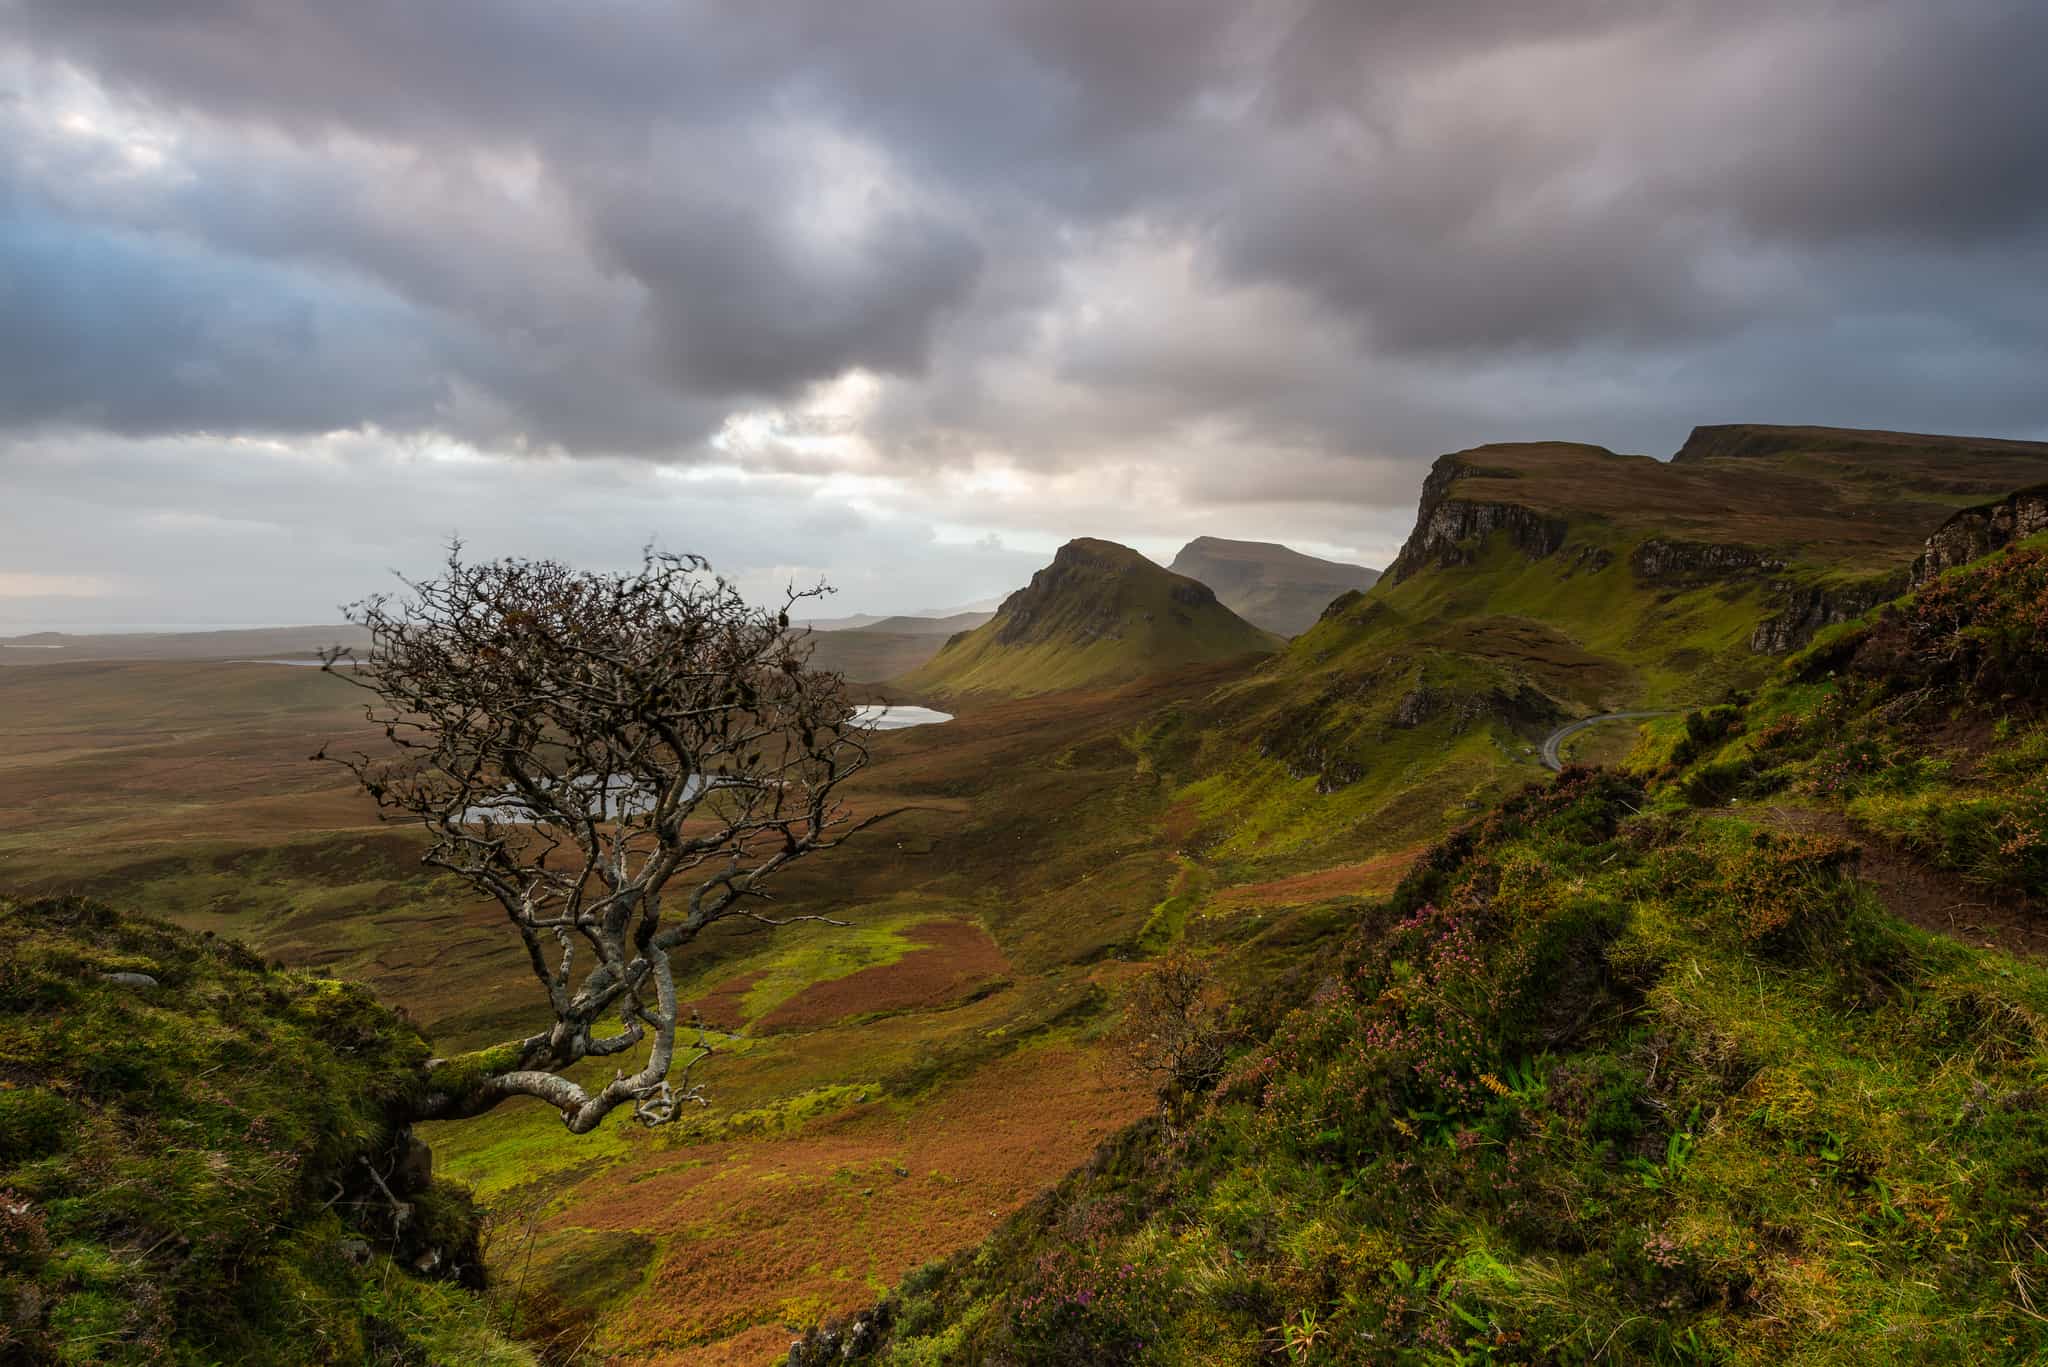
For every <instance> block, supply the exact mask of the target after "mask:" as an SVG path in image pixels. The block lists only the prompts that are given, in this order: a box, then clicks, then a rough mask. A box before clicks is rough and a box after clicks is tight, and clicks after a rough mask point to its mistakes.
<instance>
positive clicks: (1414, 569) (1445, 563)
mask: <svg viewBox="0 0 2048 1367" xmlns="http://www.w3.org/2000/svg"><path fill="white" fill-rule="evenodd" d="M1486 476H1491V477H1494V478H1509V479H1512V478H1515V472H1513V471H1512V470H1496V469H1489V468H1487V467H1485V466H1480V465H1476V464H1473V463H1471V462H1469V461H1468V460H1467V459H1466V455H1465V454H1454V455H1448V456H1442V457H1439V458H1438V460H1437V462H1436V464H1435V465H1434V466H1432V467H1430V472H1429V477H1428V478H1427V479H1425V480H1423V482H1422V504H1421V508H1420V509H1419V511H1418V514H1417V516H1416V519H1415V530H1414V531H1412V532H1410V533H1409V535H1408V540H1407V542H1406V543H1404V544H1403V545H1402V547H1401V553H1400V554H1399V555H1398V556H1396V557H1395V558H1394V563H1393V564H1392V565H1389V566H1388V567H1387V577H1388V578H1389V579H1391V580H1393V581H1394V582H1395V583H1397V584H1398V583H1401V582H1402V581H1403V580H1406V579H1408V578H1410V577H1412V576H1413V575H1415V574H1417V573H1418V572H1420V571H1421V570H1422V569H1424V568H1425V567H1427V566H1430V565H1436V566H1438V567H1439V568H1443V569H1449V568H1451V567H1453V566H1456V565H1463V564H1469V563H1470V562H1471V560H1472V558H1473V555H1474V553H1475V550H1474V544H1473V543H1475V542H1479V543H1483V542H1484V541H1485V540H1486V538H1488V537H1490V536H1492V535H1493V534H1494V533H1495V532H1506V533H1507V535H1508V539H1509V540H1510V541H1511V542H1512V543H1513V544H1514V545H1515V546H1516V547H1517V548H1518V549H1519V550H1521V551H1522V553H1523V554H1525V555H1527V556H1528V557H1529V558H1530V559H1532V560H1540V559H1542V558H1543V557H1544V556H1547V555H1554V554H1555V553H1556V552H1557V551H1558V550H1560V549H1562V547H1563V546H1564V539H1565V535H1566V533H1567V532H1568V531H1569V530H1570V524H1569V523H1568V522H1566V521H1565V519H1564V518H1562V517H1560V516H1557V515H1555V514H1546V513H1539V512H1537V511H1536V510H1534V509H1532V508H1528V507H1524V506H1523V505H1521V504H1519V503H1512V502H1502V501H1496V500H1469V499H1462V498H1457V497H1455V496H1454V493H1453V490H1454V486H1455V485H1456V484H1457V483H1458V481H1460V480H1462V479H1470V478H1475V477H1486Z"/></svg>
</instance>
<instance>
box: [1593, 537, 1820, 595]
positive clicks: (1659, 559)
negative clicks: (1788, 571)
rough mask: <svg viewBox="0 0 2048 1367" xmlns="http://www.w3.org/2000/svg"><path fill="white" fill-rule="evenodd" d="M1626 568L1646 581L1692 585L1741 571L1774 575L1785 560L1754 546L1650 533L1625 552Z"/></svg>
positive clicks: (1741, 573)
mask: <svg viewBox="0 0 2048 1367" xmlns="http://www.w3.org/2000/svg"><path fill="white" fill-rule="evenodd" d="M1628 564H1629V568H1630V569H1632V570H1634V571H1635V574H1636V578H1638V579H1640V580H1642V581H1643V582H1645V583H1649V584H1693V583H1698V582H1700V581H1702V580H1709V579H1729V578H1734V577H1736V576H1739V575H1745V574H1776V573H1778V572H1779V571H1781V570H1783V569H1784V568H1785V562H1784V561H1783V560H1780V559H1779V558H1778V557H1776V556H1774V555H1772V554H1770V553H1769V552H1768V551H1764V550H1759V549H1758V548H1757V547H1755V546H1739V545H1717V544H1714V543H1711V542H1705V541H1673V540H1669V539H1667V538H1665V537H1661V536H1653V537H1651V538H1650V539H1649V540H1648V541H1645V542H1643V543H1642V544H1641V545H1639V546H1637V547H1636V548H1635V550H1633V551H1631V552H1630V553H1629V557H1628Z"/></svg>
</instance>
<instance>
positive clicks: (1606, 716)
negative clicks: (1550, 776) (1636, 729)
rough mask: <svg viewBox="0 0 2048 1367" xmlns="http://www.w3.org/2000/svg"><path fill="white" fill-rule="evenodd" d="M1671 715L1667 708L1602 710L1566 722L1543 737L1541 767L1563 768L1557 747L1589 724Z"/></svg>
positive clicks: (1596, 724) (1643, 719)
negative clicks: (1642, 710)
mask: <svg viewBox="0 0 2048 1367" xmlns="http://www.w3.org/2000/svg"><path fill="white" fill-rule="evenodd" d="M1671 715H1673V713H1672V712H1671V711H1670V710H1668V709H1667V710H1665V711H1662V712H1602V713H1601V714H1600V715H1599V716H1597V717H1581V718H1579V719H1578V720H1577V721H1574V722H1566V723H1565V724H1564V725H1563V726H1560V727H1558V728H1557V729H1556V730H1555V731H1552V732H1551V733H1550V734H1549V735H1548V736H1546V737H1544V739H1543V767H1544V768H1546V769H1552V770H1556V769H1562V768H1564V757H1563V756H1562V755H1560V754H1559V753H1558V747H1560V746H1562V745H1563V744H1564V743H1565V742H1566V741H1568V740H1570V739H1571V738H1572V737H1573V736H1576V735H1578V734H1579V732H1581V731H1583V730H1585V729H1586V728H1587V727H1589V726H1598V725H1599V724H1600V723H1601V722H1603V721H1647V720H1648V719H1649V718H1651V717H1669V716H1671Z"/></svg>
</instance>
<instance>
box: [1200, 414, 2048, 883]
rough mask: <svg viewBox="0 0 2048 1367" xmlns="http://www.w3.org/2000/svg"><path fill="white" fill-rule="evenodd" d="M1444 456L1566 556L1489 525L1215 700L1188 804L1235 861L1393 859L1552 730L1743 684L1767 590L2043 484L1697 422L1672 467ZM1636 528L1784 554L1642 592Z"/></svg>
mask: <svg viewBox="0 0 2048 1367" xmlns="http://www.w3.org/2000/svg"><path fill="white" fill-rule="evenodd" d="M1449 459H1453V460H1455V461H1457V462H1458V463H1459V464H1460V465H1461V466H1462V467H1463V468H1464V469H1465V470H1466V471H1467V473H1466V474H1465V475H1464V477H1462V478H1460V479H1458V480H1457V481H1456V482H1455V483H1453V484H1452V485H1451V486H1450V489H1449V493H1448V498H1449V499H1450V500H1452V501H1454V502H1466V503H1474V504H1505V505H1512V506H1514V507H1519V508H1526V509H1528V510H1530V511H1531V512H1532V513H1533V514H1535V515H1537V516H1540V517H1546V518H1556V519H1560V520H1561V521H1562V522H1563V523H1564V526H1565V531H1564V538H1563V543H1562V546H1561V548H1560V549H1558V550H1556V551H1554V552H1553V553H1551V554H1549V555H1546V556H1542V557H1540V558H1532V557H1531V556H1530V555H1528V554H1525V553H1524V552H1523V551H1522V550H1520V549H1518V548H1517V547H1516V546H1515V545H1514V544H1512V543H1511V538H1510V537H1509V535H1508V534H1507V533H1505V532H1496V533H1494V534H1493V536H1492V537H1491V538H1490V539H1487V540H1483V541H1474V542H1472V543H1469V544H1467V545H1465V546H1463V547H1462V548H1460V553H1461V554H1463V555H1464V556H1465V557H1467V561H1466V563H1463V564H1459V565H1456V566H1452V567H1449V568H1445V567H1442V566H1438V565H1435V564H1433V563H1424V564H1421V565H1419V566H1418V567H1416V568H1415V569H1414V570H1413V572H1411V573H1410V574H1409V575H1408V577H1406V578H1405V579H1402V580H1400V581H1399V582H1397V581H1396V580H1395V578H1394V577H1392V576H1389V577H1388V578H1386V579H1383V580H1382V581H1381V582H1380V583H1379V584H1377V585H1376V586H1375V587H1374V588H1373V589H1372V590H1371V591H1370V592H1368V593H1366V594H1363V595H1359V596H1355V597H1348V598H1346V599H1344V600H1342V601H1341V602H1340V603H1338V604H1333V605H1332V608H1331V610H1330V612H1329V613H1328V614H1327V615H1326V617H1325V619H1324V620H1323V621H1321V622H1320V623H1318V624H1317V625H1316V626H1315V627H1313V628H1312V629H1311V630H1309V631H1308V632H1306V633H1305V634H1303V635H1302V636H1300V637H1297V638H1296V639H1295V640H1294V641H1293V643H1292V644H1291V645H1290V646H1289V648H1288V649H1287V650H1286V651H1285V652H1284V653H1283V654H1281V655H1279V656H1277V657H1275V658H1274V659H1273V660H1272V661H1271V662H1269V663H1268V664H1267V665H1265V666H1264V667H1263V668H1262V669H1261V670H1260V671H1258V673H1257V674H1255V675H1254V676H1252V677H1251V678H1249V679H1247V680H1246V681H1244V682H1243V683H1241V684H1239V685H1237V686H1236V687H1235V688H1234V689H1233V690H1232V693H1231V694H1230V696H1229V697H1228V698H1226V699H1223V700H1220V701H1219V704H1218V706H1217V708H1216V712H1215V721H1214V723H1213V724H1212V725H1210V726H1209V728H1208V729H1209V744H1210V750H1211V753H1210V755H1209V756H1208V757H1207V759H1206V761H1205V764H1204V766H1203V767H1204V768H1205V769H1206V770H1207V771H1208V776H1207V777H1206V779H1204V780H1203V781H1202V782H1201V783H1200V784H1198V785H1197V786H1196V787H1195V788H1193V789H1191V790H1190V791H1189V792H1188V794H1187V795H1186V796H1187V798H1188V800H1189V801H1190V802H1191V803H1192V804H1193V805H1194V806H1195V807H1196V808H1197V809H1198V810H1199V811H1200V813H1201V816H1202V818H1203V823H1204V830H1205V838H1206V839H1208V840H1210V841H1212V842H1214V844H1215V845H1216V846H1217V847H1218V848H1220V849H1221V850H1222V851H1224V852H1225V853H1227V854H1228V855H1230V856H1232V857H1234V858H1239V859H1244V860H1251V861H1264V862H1271V863H1275V864H1278V865H1280V866H1283V867H1303V866H1306V865H1307V864H1310V863H1313V862H1315V861H1317V860H1323V859H1328V858H1331V857H1334V856H1335V852H1337V851H1339V850H1346V851H1357V850H1360V849H1361V848H1363V849H1365V850H1368V851H1385V850H1392V849H1397V848H1401V847H1403V846H1406V845H1409V844H1412V843H1413V842H1414V841H1416V840H1417V839H1428V838H1430V837H1432V836H1433V835H1434V833H1435V832H1436V831H1439V830H1441V829H1443V827H1444V825H1445V824H1446V823H1447V822H1449V821H1453V820H1456V819H1458V818H1459V816H1460V815H1461V814H1462V813H1464V812H1466V811H1469V810H1470V809H1471V806H1472V805H1473V804H1475V803H1483V802H1487V801H1490V800H1492V799H1494V798H1495V797H1498V796H1499V795H1500V794H1502V793H1504V792H1507V791H1510V790H1511V789H1512V788H1514V787H1515V786H1517V785H1519V784H1521V783H1523V782H1526V781H1528V780H1529V779H1531V778H1534V777H1536V776H1538V775H1539V773H1540V770H1538V768H1537V767H1536V759H1535V742H1536V741H1537V740H1538V739H1539V738H1540V737H1541V735H1542V734H1543V733H1544V732H1546V731H1547V730H1549V729H1550V726H1551V725H1552V724H1553V723H1555V722H1560V721H1563V720H1565V719H1566V718H1568V717H1571V716H1578V715H1584V714H1586V713H1591V712H1600V711H1607V710H1618V709H1622V708H1630V707H1645V706H1647V707H1657V706H1674V707H1683V706H1688V705H1692V704H1697V703H1701V702H1707V701H1711V700H1713V699H1716V698H1719V697H1721V696H1722V695H1723V694H1724V693H1726V692H1727V690H1729V689H1730V688H1736V687H1745V686H1748V685H1750V684H1753V683H1755V682H1756V681H1757V680H1759V679H1761V678H1762V677H1764V676H1765V675H1766V674H1767V673H1768V671H1769V670H1770V668H1771V667H1772V664H1771V661H1770V660H1768V659H1766V658H1764V657H1761V656H1758V655H1756V654H1754V653H1753V652H1752V651H1751V649H1750V646H1749V640H1750V635H1751V633H1752V631H1753V630H1754V629H1755V628H1756V626H1757V624H1758V623H1759V622H1761V621H1763V620H1764V619H1765V618H1767V617H1769V616H1771V615H1772V613H1773V612H1774V611H1775V610H1776V604H1777V602H1778V601H1779V600H1780V597H1781V594H1782V592H1783V590H1784V586H1786V585H1795V586H1816V587H1826V586H1830V585H1840V584H1844V583H1856V582H1863V581H1867V580H1869V579H1870V578H1871V577H1872V576H1875V575H1884V574H1896V573H1899V572H1901V571H1903V570H1904V568H1905V567H1906V566H1907V565H1909V564H1910V563H1911V562H1912V560H1913V557H1914V556H1915V555H1916V554H1917V553H1918V550H1919V548H1920V545H1921V542H1922V540H1923V539H1924V538H1925V537H1926V536H1927V534H1928V533H1929V532H1931V531H1932V530H1933V529H1934V528H1935V526H1937V525H1938V524H1939V523H1940V522H1941V521H1943V520H1944V519H1945V518H1946V517H1947V516H1948V515H1949V514H1950V513H1951V512H1953V511H1954V510H1955V509H1956V508H1957V507H1960V506H1965V505H1968V504H1971V503H1974V502H1978V501H1981V500H1982V498H1983V496H1984V495H1985V494H1986V493H1987V492H2003V491H2004V490H2005V489H2007V488H2010V487H2014V485H2015V484H2024V483H2027V482H2029V480H2033V479H2039V478H2040V477H2041V474H2042V472H2044V471H2048V446H2044V445H2040V444H2030V443H2020V442H1974V441H1970V440H1967V439H1959V438H1945V437H1901V436H1898V435H1896V434H1888V433H1875V434H1871V433H1853V432H1841V431H1834V430H1829V429H1779V428H1706V429H1701V431H1700V432H1699V433H1697V434H1695V437H1694V439H1693V441H1691V442H1689V443H1688V445H1687V448H1686V450H1685V451H1683V452H1681V453H1680V456H1679V459H1678V460H1677V461H1675V462H1670V463H1666V462H1659V461H1654V460H1651V459H1649V458H1648V457H1644V456H1626V455H1617V454H1615V453H1613V452H1610V451H1605V450H1602V449H1601V448H1598V447H1590V446H1575V445H1570V444H1564V443H1542V444H1522V445H1502V446H1491V447H1481V448H1477V449H1476V450H1474V451H1470V452H1466V453H1462V454H1461V455H1460V456H1458V457H1454V458H1449ZM1428 511H1429V510H1428V509H1427V508H1425V510H1424V514H1425V516H1426V515H1427V513H1428ZM1652 538H1662V539H1667V540H1670V539H1676V540H1684V541H1696V542H1701V543H1709V544H1716V545H1735V546H1745V547H1751V548H1755V549H1757V550H1760V551H1765V552H1768V553H1771V554H1773V555H1775V556H1776V557H1778V558H1780V559H1782V560H1784V561H1786V562H1787V564H1786V568H1784V569H1783V570H1774V571H1769V572H1738V573H1732V574H1723V575H1719V576H1716V575H1712V574H1704V573H1702V574H1694V575H1675V576H1667V577H1666V578H1664V579H1662V580H1659V581H1647V580H1645V579H1644V578H1643V577H1642V576H1641V575H1640V574H1638V573H1637V571H1636V570H1635V569H1634V568H1632V566H1631V563H1630V557H1631V555H1632V553H1634V552H1635V551H1636V549H1637V548H1638V547H1640V546H1641V545H1643V543H1644V542H1646V541H1648V540H1650V539H1652ZM1426 559H1428V557H1425V560H1426ZM1509 699H1519V700H1520V703H1521V705H1520V706H1514V705H1507V701H1506V700H1509ZM1404 702H1405V703H1408V704H1409V706H1408V708H1407V710H1406V711H1405V712H1404V709H1403V704H1404ZM1418 703H1420V704H1422V705H1420V706H1417V705H1416V704H1418Z"/></svg>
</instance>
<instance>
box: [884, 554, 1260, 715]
mask: <svg viewBox="0 0 2048 1367" xmlns="http://www.w3.org/2000/svg"><path fill="white" fill-rule="evenodd" d="M1279 645H1280V641H1279V639H1278V638H1277V637H1276V636H1274V635H1273V634H1272V633H1271V632H1267V631H1263V630H1261V629H1260V628H1258V627H1256V626H1254V625H1252V624H1251V623H1250V622H1247V621H1245V620H1244V619H1243V618H1242V617H1240V616H1238V615H1237V614H1236V613H1234V612H1232V611H1231V610H1230V609H1229V608H1227V607H1225V606H1224V605H1223V604H1222V603H1221V602H1219V601H1218V600H1217V596H1216V593H1215V591H1214V590H1213V589H1211V588H1210V587H1209V586H1208V585H1207V584H1204V583H1202V582H1200V581H1199V580H1195V579H1190V578H1188V577H1187V576H1185V575H1181V574H1176V573H1174V572H1172V571H1171V570H1167V569H1163V568H1161V567H1160V566H1159V565H1157V564H1155V563H1153V562H1152V561H1151V560H1148V559H1146V558H1145V557H1144V556H1142V555H1140V554H1139V553H1138V552H1136V551H1134V550H1132V549H1130V548H1129V547H1128V546H1120V545H1118V544H1117V543H1116V542H1113V541H1100V540H1096V539H1094V538H1092V537H1082V538H1079V539H1077V540H1074V541H1069V542H1068V543H1067V544H1066V545H1064V546H1062V547H1060V549H1059V552H1058V554H1057V555H1055V556H1054V557H1053V561H1052V563H1051V564H1050V565H1048V566H1046V567H1045V568H1044V569H1042V570H1040V571H1038V573H1036V574H1034V575H1033V576H1032V577H1031V582H1030V584H1028V585H1027V586H1025V587H1024V588H1021V589H1019V590H1017V591H1016V592H1015V593H1013V594H1011V595H1010V596H1009V597H1008V598H1006V599H1004V600H1003V605H1002V607H1001V608H1000V609H998V610H997V612H996V615H995V617H994V618H993V619H992V620H990V621H989V622H987V623H985V624H983V625H981V626H979V627H976V628H975V629H973V630H972V631H967V632H963V633H961V634H959V635H957V636H954V637H953V638H952V639H951V640H949V641H947V642H946V645H945V648H944V649H942V650H941V651H940V652H939V653H938V654H937V655H936V656H934V657H933V658H932V660H931V661H930V662H929V663H928V664H926V665H925V666H924V667H923V668H921V669H918V670H916V671H914V672H912V673H911V674H910V675H908V676H906V677H905V679H904V680H903V683H904V685H905V686H906V687H909V688H913V689H923V690H926V691H929V692H933V693H940V694H945V693H975V692H987V693H1007V694H1015V695H1023V694H1031V693H1045V692H1051V691H1053V690H1055V689H1061V688H1078V687H1084V686H1087V685H1091V684H1104V683H1114V682H1122V681H1125V680H1128V679H1135V678H1139V677H1141V676H1143V675H1146V674H1152V673H1158V672H1160V671H1163V670H1168V669H1173V668H1176V667H1178V666H1182V665H1189V664H1197V663H1211V662H1216V661H1222V660H1228V659H1235V658H1238V657H1240V656H1246V655H1253V654H1264V653H1269V652H1271V651H1273V650H1275V649H1277V648H1278V647H1279Z"/></svg>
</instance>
